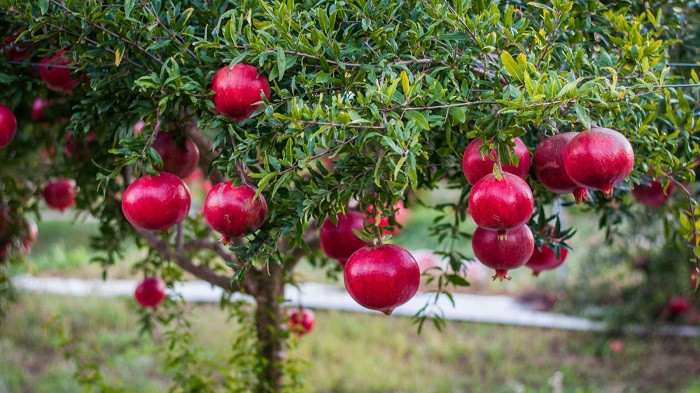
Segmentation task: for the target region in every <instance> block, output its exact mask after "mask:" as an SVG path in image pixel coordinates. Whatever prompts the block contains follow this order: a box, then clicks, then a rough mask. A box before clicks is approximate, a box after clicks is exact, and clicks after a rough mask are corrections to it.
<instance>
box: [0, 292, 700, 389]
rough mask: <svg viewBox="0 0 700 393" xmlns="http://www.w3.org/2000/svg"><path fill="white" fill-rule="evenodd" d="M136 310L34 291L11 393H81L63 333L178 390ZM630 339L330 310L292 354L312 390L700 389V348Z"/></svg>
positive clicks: (6, 326) (211, 318) (21, 325)
mask: <svg viewBox="0 0 700 393" xmlns="http://www.w3.org/2000/svg"><path fill="white" fill-rule="evenodd" d="M191 308H192V310H191V315H192V318H193V322H194V323H193V332H192V333H193V347H194V348H195V349H196V350H201V351H202V354H203V356H204V357H205V358H207V359H210V360H211V361H214V362H216V361H221V362H223V359H224V358H223V356H224V355H225V354H226V353H227V350H228V348H229V345H228V343H230V342H232V341H233V339H234V334H235V333H234V331H235V330H234V329H231V326H230V322H228V321H227V319H226V317H225V315H224V313H223V312H221V311H220V310H219V309H218V308H217V307H216V306H213V305H212V306H202V305H199V306H191ZM135 309H136V305H135V303H134V302H133V301H132V300H131V299H94V298H81V299H78V298H67V297H56V296H43V295H29V294H28V295H24V296H23V297H22V299H21V301H20V302H19V303H17V304H16V305H15V306H13V307H12V309H11V310H10V313H9V315H8V317H7V318H6V319H5V320H4V321H3V322H1V323H0V392H37V393H38V392H51V393H58V392H76V391H80V388H79V386H78V385H77V384H76V382H75V379H74V377H73V371H74V365H73V363H72V362H71V361H69V360H66V359H65V358H64V357H63V354H62V352H61V350H60V349H58V347H59V345H58V343H59V342H60V341H61V340H62V338H61V334H60V333H59V332H60V330H59V329H57V328H56V327H57V326H61V327H62V329H63V331H64V332H65V333H64V334H67V335H68V338H69V340H78V341H71V343H72V345H74V346H76V347H77V348H80V349H81V350H82V351H83V352H84V356H85V357H87V358H88V359H89V360H91V361H93V362H95V363H98V364H101V371H102V373H103V374H104V376H105V378H106V380H107V382H108V383H109V384H111V385H113V386H117V387H128V391H130V392H164V391H166V390H167V388H168V387H169V383H170V382H171V381H170V378H169V376H168V375H167V374H166V373H165V372H164V371H163V366H162V365H163V359H162V357H161V352H160V349H159V345H160V344H161V341H160V339H157V338H156V339H153V338H151V337H150V336H139V334H138V329H139V324H138V314H137V313H136V311H135ZM624 342H625V350H624V352H623V353H612V352H611V351H610V350H609V349H608V345H609V342H608V341H607V340H606V339H603V338H600V337H598V336H596V335H594V334H588V333H573V332H564V331H556V330H543V329H529V328H521V327H504V326H495V325H482V324H472V323H449V324H448V325H447V327H446V329H445V330H444V332H443V333H439V332H438V331H436V330H435V329H433V328H427V329H425V330H424V331H423V333H422V334H420V335H418V334H417V333H416V329H415V326H413V325H412V324H411V323H410V320H409V319H406V318H401V317H385V316H381V315H368V314H353V313H341V312H325V311H319V312H317V325H316V329H315V330H314V331H313V332H312V333H311V334H310V335H308V336H305V337H302V338H301V339H300V340H299V345H298V347H297V348H296V349H295V350H294V351H293V352H292V354H291V356H293V357H295V358H304V359H308V361H309V362H310V364H309V365H308V366H307V367H306V369H305V370H306V375H307V377H306V387H305V389H304V391H311V392H336V393H341V392H353V393H363V392H368V393H369V392H405V393H410V392H416V393H429V392H557V391H562V392H684V393H690V392H700V377H699V376H700V362H698V361H697V360H698V359H700V342H699V341H698V340H694V341H693V340H688V339H662V338H637V337H627V338H624ZM222 343H227V344H224V345H222ZM557 380H560V381H561V386H562V387H563V390H554V389H553V387H552V386H553V385H557V384H558V382H557Z"/></svg>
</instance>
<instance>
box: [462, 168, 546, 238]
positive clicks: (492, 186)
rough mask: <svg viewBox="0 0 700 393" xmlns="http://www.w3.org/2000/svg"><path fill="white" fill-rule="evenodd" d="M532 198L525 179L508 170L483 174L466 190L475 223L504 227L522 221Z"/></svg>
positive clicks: (524, 221) (492, 227)
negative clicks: (497, 174) (498, 174)
mask: <svg viewBox="0 0 700 393" xmlns="http://www.w3.org/2000/svg"><path fill="white" fill-rule="evenodd" d="M534 206H535V201H534V199H533V196H532V190H530V186H529V185H528V184H527V183H526V182H525V180H523V179H521V178H519V177H518V176H515V175H513V174H510V173H507V172H505V173H503V175H502V178H501V179H500V180H499V179H497V178H496V176H495V175H493V174H491V175H487V176H484V177H483V178H482V179H481V180H479V181H478V182H477V183H476V184H475V185H474V188H472V191H471V193H470V194H469V212H470V213H471V216H472V218H473V219H474V222H475V223H476V225H478V226H480V227H482V228H485V229H490V230H494V231H506V230H508V229H513V228H517V227H519V226H522V225H524V224H525V223H526V222H527V220H529V219H530V216H532V211H533V209H534Z"/></svg>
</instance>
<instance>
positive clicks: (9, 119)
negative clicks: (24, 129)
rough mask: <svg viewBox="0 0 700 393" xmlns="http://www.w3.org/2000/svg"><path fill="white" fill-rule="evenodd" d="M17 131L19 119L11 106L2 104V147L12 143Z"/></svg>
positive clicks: (0, 142) (0, 143)
mask: <svg viewBox="0 0 700 393" xmlns="http://www.w3.org/2000/svg"><path fill="white" fill-rule="evenodd" d="M16 132H17V119H15V114H14V113H12V111H11V110H10V108H8V107H6V106H5V105H3V104H0V149H2V148H3V147H5V146H7V145H9V144H10V141H11V140H12V138H14V137H15V133H16Z"/></svg>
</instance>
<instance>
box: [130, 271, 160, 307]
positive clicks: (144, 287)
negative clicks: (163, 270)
mask: <svg viewBox="0 0 700 393" xmlns="http://www.w3.org/2000/svg"><path fill="white" fill-rule="evenodd" d="M166 289H167V287H166V285H165V281H163V280H162V279H161V278H160V277H146V278H145V279H144V280H143V281H141V282H140V283H139V285H137V286H136V290H135V291H134V298H135V299H136V301H137V302H138V304H139V305H141V307H151V308H155V307H157V306H158V305H159V304H160V303H161V302H162V301H163V300H165V296H166V294H165V290H166Z"/></svg>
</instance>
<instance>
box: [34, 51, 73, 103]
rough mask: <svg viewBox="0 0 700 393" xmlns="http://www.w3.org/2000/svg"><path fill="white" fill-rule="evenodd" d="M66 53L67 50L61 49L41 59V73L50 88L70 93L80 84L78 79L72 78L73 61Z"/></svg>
mask: <svg viewBox="0 0 700 393" xmlns="http://www.w3.org/2000/svg"><path fill="white" fill-rule="evenodd" d="M65 54H66V51H65V50H60V51H58V52H56V53H54V54H53V55H46V56H45V57H44V58H43V59H41V62H39V75H40V76H41V79H42V80H43V81H44V82H46V86H47V87H48V88H49V89H51V90H54V91H61V92H67V93H70V92H72V91H73V89H74V88H75V87H76V86H78V80H76V79H73V78H71V76H70V73H71V69H70V68H69V66H70V63H71V61H70V59H69V58H68V57H66V56H65Z"/></svg>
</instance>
